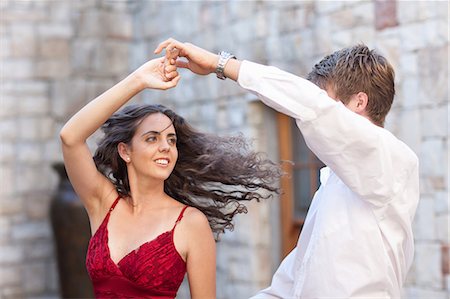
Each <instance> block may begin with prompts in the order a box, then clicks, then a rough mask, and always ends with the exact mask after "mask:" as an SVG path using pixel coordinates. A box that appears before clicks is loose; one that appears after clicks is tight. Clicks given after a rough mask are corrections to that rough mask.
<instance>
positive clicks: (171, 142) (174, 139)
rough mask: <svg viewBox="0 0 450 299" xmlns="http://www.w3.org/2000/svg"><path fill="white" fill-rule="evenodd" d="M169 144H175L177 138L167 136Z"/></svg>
mask: <svg viewBox="0 0 450 299" xmlns="http://www.w3.org/2000/svg"><path fill="white" fill-rule="evenodd" d="M167 142H168V143H169V144H170V145H175V144H177V139H176V138H169V140H168V141H167Z"/></svg>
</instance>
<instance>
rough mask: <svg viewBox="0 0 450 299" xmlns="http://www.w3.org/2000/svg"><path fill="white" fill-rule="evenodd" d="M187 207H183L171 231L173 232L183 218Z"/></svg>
mask: <svg viewBox="0 0 450 299" xmlns="http://www.w3.org/2000/svg"><path fill="white" fill-rule="evenodd" d="M188 207H189V206H184V208H183V209H182V210H181V212H180V215H179V216H178V219H177V221H175V225H174V226H173V228H172V230H174V229H175V227H176V226H177V224H178V222H180V221H181V218H183V214H184V211H186V209H187V208H188Z"/></svg>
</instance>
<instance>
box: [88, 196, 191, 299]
mask: <svg viewBox="0 0 450 299" xmlns="http://www.w3.org/2000/svg"><path fill="white" fill-rule="evenodd" d="M119 199H120V197H118V198H117V199H116V200H115V202H114V203H113V205H112V206H111V208H110V209H109V212H108V214H107V215H106V217H105V219H104V220H103V222H102V224H101V225H100V227H99V228H98V230H97V231H96V232H95V234H94V236H93V237H92V238H91V240H90V242H89V247H88V251H87V255H86V266H87V270H88V272H89V275H90V277H91V280H92V284H93V286H94V292H95V297H96V298H158V299H161V298H175V296H176V295H177V291H178V288H179V287H180V285H181V283H182V281H183V278H184V275H185V274H186V263H185V262H184V260H183V259H182V258H181V256H180V254H179V253H178V251H177V250H176V249H175V245H174V243H173V232H174V230H175V227H176V225H177V223H178V222H179V221H180V220H181V218H182V217H183V213H184V211H185V210H186V208H187V206H186V207H184V208H183V210H182V211H181V213H180V215H179V216H178V219H177V221H176V222H175V225H174V226H173V228H172V230H170V231H167V232H165V233H162V234H161V235H159V236H158V237H156V238H155V239H153V240H151V241H149V242H146V243H144V244H142V245H141V246H140V247H139V248H138V249H136V250H133V251H132V252H130V253H128V254H127V255H126V256H124V257H123V258H122V259H121V260H120V261H119V262H118V263H117V265H116V264H115V263H114V262H113V260H112V259H111V256H110V253H109V247H108V227H107V226H108V221H109V217H110V214H111V211H112V210H113V209H114V207H115V206H116V204H117V202H118V201H119Z"/></svg>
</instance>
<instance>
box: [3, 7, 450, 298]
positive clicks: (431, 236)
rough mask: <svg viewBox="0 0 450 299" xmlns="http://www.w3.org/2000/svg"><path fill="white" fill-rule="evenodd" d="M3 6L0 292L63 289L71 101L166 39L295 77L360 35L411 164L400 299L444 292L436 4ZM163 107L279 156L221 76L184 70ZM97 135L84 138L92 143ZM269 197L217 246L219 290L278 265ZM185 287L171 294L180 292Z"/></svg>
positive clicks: (107, 82) (254, 285)
mask: <svg viewBox="0 0 450 299" xmlns="http://www.w3.org/2000/svg"><path fill="white" fill-rule="evenodd" d="M390 3H394V5H390V4H389V3H388V2H385V1H170V2H168V1H139V0H135V1H101V0H92V1H89V0H80V1H38V0H36V1H8V0H2V1H0V9H1V13H0V76H1V77H0V87H1V91H0V105H1V107H0V132H1V139H2V142H1V145H0V163H1V164H0V170H1V172H0V182H1V183H0V184H1V185H0V194H1V195H0V226H1V230H0V298H21V297H26V298H28V297H33V298H39V297H41V298H49V297H59V290H58V283H57V278H58V277H57V271H56V261H55V256H54V254H55V252H54V249H53V241H52V233H51V229H50V224H49V223H50V222H49V219H48V217H49V215H48V207H49V202H50V199H51V197H52V194H53V193H54V191H55V188H56V184H57V178H56V174H55V173H54V172H53V170H52V168H51V165H52V163H54V162H57V161H61V159H62V157H61V153H60V146H59V139H58V131H59V129H60V127H61V126H62V124H63V123H64V122H65V121H66V120H67V119H68V118H69V117H70V115H72V114H73V113H74V112H75V111H76V110H77V109H79V108H80V107H81V106H82V105H84V104H85V103H86V102H87V101H89V100H91V99H92V98H94V97H95V96H97V95H98V94H100V93H101V92H102V91H104V90H106V89H107V88H108V87H110V86H111V85H112V84H114V82H117V81H118V80H119V79H120V78H123V77H124V76H125V75H126V74H127V73H128V72H130V71H131V70H133V69H135V68H136V67H137V66H139V65H140V64H141V63H143V62H145V61H146V60H147V59H149V58H151V57H153V54H152V53H153V50H154V48H155V47H156V45H157V44H158V43H159V42H160V41H162V40H164V39H166V38H168V37H174V38H176V39H179V40H181V41H189V42H192V43H194V44H198V45H199V46H202V47H205V48H207V49H210V50H213V51H218V50H229V51H232V52H233V53H235V54H236V55H237V56H238V57H239V58H240V59H248V60H252V61H255V62H259V63H264V64H270V65H275V66H278V67H280V68H282V69H285V70H287V71H290V72H293V73H296V74H299V75H304V74H306V73H307V72H308V71H309V70H310V68H311V67H312V66H313V64H314V62H316V61H317V60H318V59H320V58H321V57H322V56H323V55H325V54H327V53H329V52H331V51H334V50H336V49H338V48H341V47H345V46H348V45H351V44H354V43H356V42H364V43H366V44H368V45H369V46H370V47H374V48H377V49H379V51H380V52H382V53H383V54H385V55H386V56H387V57H388V59H389V60H390V61H391V62H392V64H393V65H394V68H395V69H396V73H397V77H396V83H397V96H396V100H395V104H394V106H393V108H392V112H391V114H390V116H389V117H388V119H387V124H386V127H387V128H388V129H389V130H391V131H392V132H393V133H394V134H395V135H396V136H398V137H399V138H400V139H402V140H404V141H405V142H406V143H407V144H408V145H409V146H410V147H411V148H412V149H413V150H414V151H415V152H416V153H417V154H418V155H419V158H420V160H421V170H420V175H421V202H420V204H419V208H418V211H417V216H416V219H415V223H414V231H415V237H416V256H415V261H414V265H413V267H412V269H411V271H410V273H409V276H408V281H407V286H406V288H405V294H404V297H405V298H446V297H448V295H449V294H450V291H449V287H450V276H449V271H450V269H449V268H450V266H449V264H448V263H449V249H448V248H449V247H448V246H449V231H448V227H449V202H448V201H449V199H448V194H449V192H448V188H449V176H448V171H449V167H448V165H449V164H448V156H449V155H448V153H449V138H448V137H449V123H448V112H449V109H450V108H449V94H448V90H449V89H448V84H449V83H448V82H449V79H448V50H449V37H448V14H449V7H448V3H447V2H445V1H394V2H390ZM182 77H183V78H182V81H181V82H180V84H179V86H178V87H177V88H176V89H174V90H171V91H168V92H157V91H148V92H144V93H142V94H141V95H140V96H138V97H137V98H136V101H142V102H149V103H156V102H160V103H163V104H165V105H167V106H169V107H171V108H174V109H175V110H176V111H177V112H178V113H180V114H181V115H183V116H184V117H186V118H187V119H188V120H189V121H190V122H191V123H192V124H193V125H195V126H196V127H198V128H199V129H202V130H205V131H209V132H215V133H219V134H232V133H236V132H238V131H240V132H243V133H244V134H245V135H246V136H248V137H250V138H255V143H254V145H255V147H256V148H257V149H259V150H262V151H266V152H268V154H269V156H271V157H272V158H275V159H276V157H277V144H276V142H275V141H274V140H276V123H275V114H274V112H273V111H272V110H270V109H269V108H267V107H265V106H263V105H262V104H260V103H259V102H258V101H256V99H255V97H254V96H252V95H250V94H247V93H245V92H243V91H242V90H241V89H239V88H238V87H237V86H236V84H235V83H234V82H231V81H230V80H226V81H224V82H223V81H219V80H217V79H216V78H215V77H214V76H207V77H195V76H193V75H191V74H189V73H188V72H184V71H182ZM94 141H95V138H92V140H90V145H91V146H92V148H94V143H95V142H94ZM278 221H279V216H278V206H277V202H276V200H273V201H268V202H265V203H259V204H257V203H255V204H253V203H252V204H250V205H249V213H248V214H247V215H243V216H238V217H237V219H236V228H235V230H234V231H233V232H227V233H226V234H225V235H223V237H222V240H221V242H220V243H219V244H218V257H217V259H218V264H217V289H218V298H221V299H228V298H229V299H240V298H247V297H248V296H249V295H251V294H253V293H254V292H255V291H256V290H258V289H260V288H262V287H264V286H266V285H267V284H268V283H269V282H270V278H271V275H272V273H273V272H274V270H275V269H276V266H277V265H278V263H279V262H280V260H279V252H280V251H279V246H280V245H279V243H280V241H279V232H278V225H279V224H278ZM187 294H188V292H187V290H186V287H185V286H184V288H183V289H182V290H181V291H180V294H179V297H180V298H185V297H187V296H188V295H187Z"/></svg>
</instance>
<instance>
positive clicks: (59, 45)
mask: <svg viewBox="0 0 450 299" xmlns="http://www.w3.org/2000/svg"><path fill="white" fill-rule="evenodd" d="M38 53H39V57H40V58H41V59H49V58H50V59H55V60H58V59H61V60H68V58H69V57H70V45H69V39H66V38H47V39H40V40H39V42H38Z"/></svg>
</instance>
